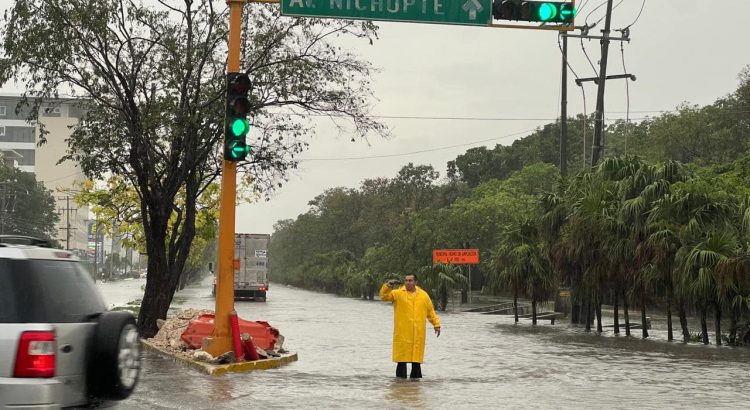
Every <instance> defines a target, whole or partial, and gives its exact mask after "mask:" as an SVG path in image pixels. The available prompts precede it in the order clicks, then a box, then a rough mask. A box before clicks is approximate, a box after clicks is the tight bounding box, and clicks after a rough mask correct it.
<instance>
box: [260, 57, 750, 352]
mask: <svg viewBox="0 0 750 410" xmlns="http://www.w3.org/2000/svg"><path fill="white" fill-rule="evenodd" d="M739 78H740V85H739V87H738V88H737V90H736V91H735V92H733V93H731V94H729V95H727V96H725V97H722V98H720V99H718V100H717V101H716V102H715V103H714V104H711V105H709V106H705V107H697V106H689V105H683V106H681V107H679V108H678V109H677V110H676V111H675V112H670V113H663V114H660V115H658V116H656V117H653V118H645V119H643V120H641V121H640V122H637V123H628V122H624V121H617V122H614V123H612V124H610V125H609V126H608V127H607V129H606V135H607V144H608V145H607V155H606V157H605V158H604V159H603V160H602V161H601V162H600V163H599V164H597V165H596V166H595V167H593V168H591V167H590V166H589V164H586V163H585V160H584V158H583V152H584V150H583V141H584V131H585V135H586V138H587V139H590V137H591V135H593V129H592V128H591V127H592V125H593V122H592V121H591V119H590V118H589V119H586V118H583V117H580V116H579V117H578V118H574V119H571V125H570V127H569V132H570V134H569V141H570V147H569V152H571V156H570V161H569V169H571V174H570V176H567V177H561V176H560V175H559V172H558V168H557V164H558V163H559V156H558V155H559V154H558V136H559V123H553V124H548V125H546V126H544V127H541V128H540V129H538V130H537V131H536V132H534V133H533V134H531V135H529V136H527V137H526V138H523V139H520V140H518V141H515V142H514V143H513V144H512V145H510V146H502V145H498V146H496V147H495V148H493V149H487V148H485V147H481V148H473V149H470V150H468V151H467V152H466V153H464V154H462V155H460V156H458V157H457V158H456V159H455V160H454V161H450V162H449V163H448V167H447V168H448V170H447V175H446V177H444V178H442V179H441V178H440V175H439V173H438V172H437V171H436V170H435V169H434V168H433V167H431V166H424V165H414V164H411V163H410V164H408V165H406V166H404V167H403V168H402V169H401V170H400V171H399V173H398V175H396V176H395V177H393V178H378V179H367V180H365V181H363V182H362V184H361V185H360V187H358V188H331V189H328V190H326V191H325V192H323V193H321V194H320V195H318V196H317V197H315V198H314V199H313V200H312V201H310V203H309V205H310V210H309V211H308V212H306V213H305V214H302V215H300V216H298V217H297V218H296V219H294V220H284V221H279V222H278V224H277V225H276V226H275V233H274V235H273V238H272V242H271V249H270V251H269V254H270V257H271V264H270V266H271V269H272V276H273V277H274V279H275V280H279V281H282V282H285V283H289V284H293V285H295V286H301V287H304V288H308V289H316V290H321V291H325V292H331V293H336V294H342V295H352V296H362V297H366V298H369V299H372V298H373V294H374V292H375V291H374V290H375V289H377V287H378V286H380V284H382V283H383V281H384V280H385V278H388V277H392V276H397V275H399V276H400V275H403V274H405V273H411V272H414V273H418V274H420V282H421V284H422V285H423V286H424V287H425V289H426V290H428V291H429V292H430V294H431V296H432V298H433V300H434V301H436V306H438V307H440V308H443V309H444V308H445V304H444V303H443V301H444V299H445V297H444V296H445V294H446V292H447V293H452V292H454V291H463V292H465V291H466V287H467V284H468V280H467V279H468V275H469V273H468V269H467V268H466V267H459V266H432V259H431V252H432V250H433V249H445V248H479V249H480V254H481V260H482V262H481V264H480V265H479V266H477V267H475V268H473V269H472V272H471V279H472V280H471V283H472V285H473V288H475V289H480V288H484V289H486V290H488V291H490V292H492V293H495V294H502V295H505V296H510V297H513V298H514V299H517V298H521V297H522V298H526V299H528V300H530V301H531V302H532V304H533V305H534V306H535V305H536V304H537V303H538V302H543V301H547V300H550V299H551V298H553V297H554V295H555V294H556V293H557V291H558V289H560V288H561V287H562V288H569V289H570V290H571V294H572V303H573V312H572V315H571V316H572V318H571V319H572V320H573V321H575V322H576V323H584V324H585V325H586V326H587V328H591V326H592V324H593V323H594V320H593V318H594V317H597V318H599V319H600V320H597V321H596V324H597V329H596V330H597V331H602V321H601V306H602V305H603V304H607V305H612V306H613V308H614V312H615V317H614V331H615V332H618V333H619V332H620V331H623V332H626V333H627V334H629V333H630V327H629V326H628V325H629V324H630V323H629V322H630V318H631V317H634V316H637V317H638V321H639V322H641V323H645V322H646V317H647V315H648V311H649V309H654V308H658V309H660V310H664V311H666V313H667V322H668V323H667V325H668V329H669V332H668V333H669V336H668V337H669V339H670V340H673V339H680V340H684V341H689V340H691V338H692V337H693V336H691V335H693V334H695V333H696V332H697V333H699V334H700V340H701V341H702V342H703V343H709V339H710V334H713V342H714V343H716V344H722V343H729V344H742V343H749V342H750V340H748V337H750V335H748V333H747V331H748V326H750V273H749V272H750V153H748V149H749V148H750V68H748V69H746V70H744V71H743V72H742V73H741V74H740V77H739ZM576 153H577V154H576ZM620 312H622V316H623V317H622V318H621V317H620V315H621V313H620ZM688 315H696V316H697V317H698V318H699V319H700V323H701V324H700V328H699V329H691V328H689V326H688V320H687V317H688ZM621 319H624V321H625V323H624V324H622V325H621V324H620V320H621ZM727 321H728V323H729V326H728V328H727V329H724V328H722V327H721V324H722V323H724V322H727ZM709 323H713V329H709ZM621 327H622V329H621ZM640 333H641V336H642V337H648V329H647V328H646V327H645V326H644V327H643V328H642V329H640Z"/></svg>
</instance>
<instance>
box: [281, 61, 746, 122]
mask: <svg viewBox="0 0 750 410" xmlns="http://www.w3.org/2000/svg"><path fill="white" fill-rule="evenodd" d="M568 67H569V68H570V69H571V71H573V69H572V67H571V66H570V64H568ZM573 75H574V76H575V77H576V78H579V77H578V75H576V73H575V72H573ZM680 111H681V110H678V109H674V110H630V111H607V114H627V113H628V112H629V113H631V114H633V113H636V114H667V113H678V112H680ZM748 113H750V110H747V111H731V112H727V114H748ZM295 115H300V116H304V115H308V116H326V115H323V114H301V113H297V114H295ZM370 117H371V118H380V119H400V120H427V121H556V120H557V119H558V118H557V117H554V118H552V117H549V118H545V117H515V118H514V117H441V116H420V115H409V116H407V115H374V116H370ZM342 118H343V117H342ZM646 118H649V117H648V116H646V117H641V119H646ZM608 119H610V120H611V119H618V118H611V117H610V118H608ZM632 119H634V118H631V120H632Z"/></svg>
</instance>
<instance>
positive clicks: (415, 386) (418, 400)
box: [385, 378, 426, 408]
mask: <svg viewBox="0 0 750 410" xmlns="http://www.w3.org/2000/svg"><path fill="white" fill-rule="evenodd" d="M385 397H386V400H387V401H388V403H389V404H390V405H396V407H397V408H423V407H425V405H426V401H425V400H426V397H425V393H424V388H423V386H422V381H421V380H411V379H399V378H394V379H393V380H391V382H390V383H388V391H387V392H386V396H385Z"/></svg>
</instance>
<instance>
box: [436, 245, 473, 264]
mask: <svg viewBox="0 0 750 410" xmlns="http://www.w3.org/2000/svg"><path fill="white" fill-rule="evenodd" d="M432 263H452V264H454V265H477V264H479V249H435V250H433V251H432Z"/></svg>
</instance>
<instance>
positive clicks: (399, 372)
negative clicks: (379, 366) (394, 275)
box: [380, 274, 440, 379]
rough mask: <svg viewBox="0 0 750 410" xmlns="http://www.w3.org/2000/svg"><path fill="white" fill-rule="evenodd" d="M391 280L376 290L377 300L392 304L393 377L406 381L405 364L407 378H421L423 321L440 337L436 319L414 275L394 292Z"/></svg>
mask: <svg viewBox="0 0 750 410" xmlns="http://www.w3.org/2000/svg"><path fill="white" fill-rule="evenodd" d="M395 284H396V281H395V280H389V281H388V282H387V283H385V284H384V285H383V287H382V288H380V300H382V301H384V302H386V301H387V302H392V303H393V361H394V362H396V363H398V364H397V365H396V377H401V378H406V363H411V364H412V365H411V374H410V376H409V377H411V378H413V379H418V378H421V377H422V365H421V363H422V362H423V361H424V340H425V333H426V331H425V328H426V323H425V321H427V320H429V321H430V323H432V326H433V328H434V329H435V334H436V335H437V336H438V337H440V319H439V318H438V316H437V314H436V313H435V308H434V307H433V306H432V300H430V296H429V295H428V294H427V292H425V291H424V290H422V289H421V288H420V287H418V286H417V275H413V274H409V275H406V277H405V278H404V286H402V287H400V288H398V289H394V286H395Z"/></svg>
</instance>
